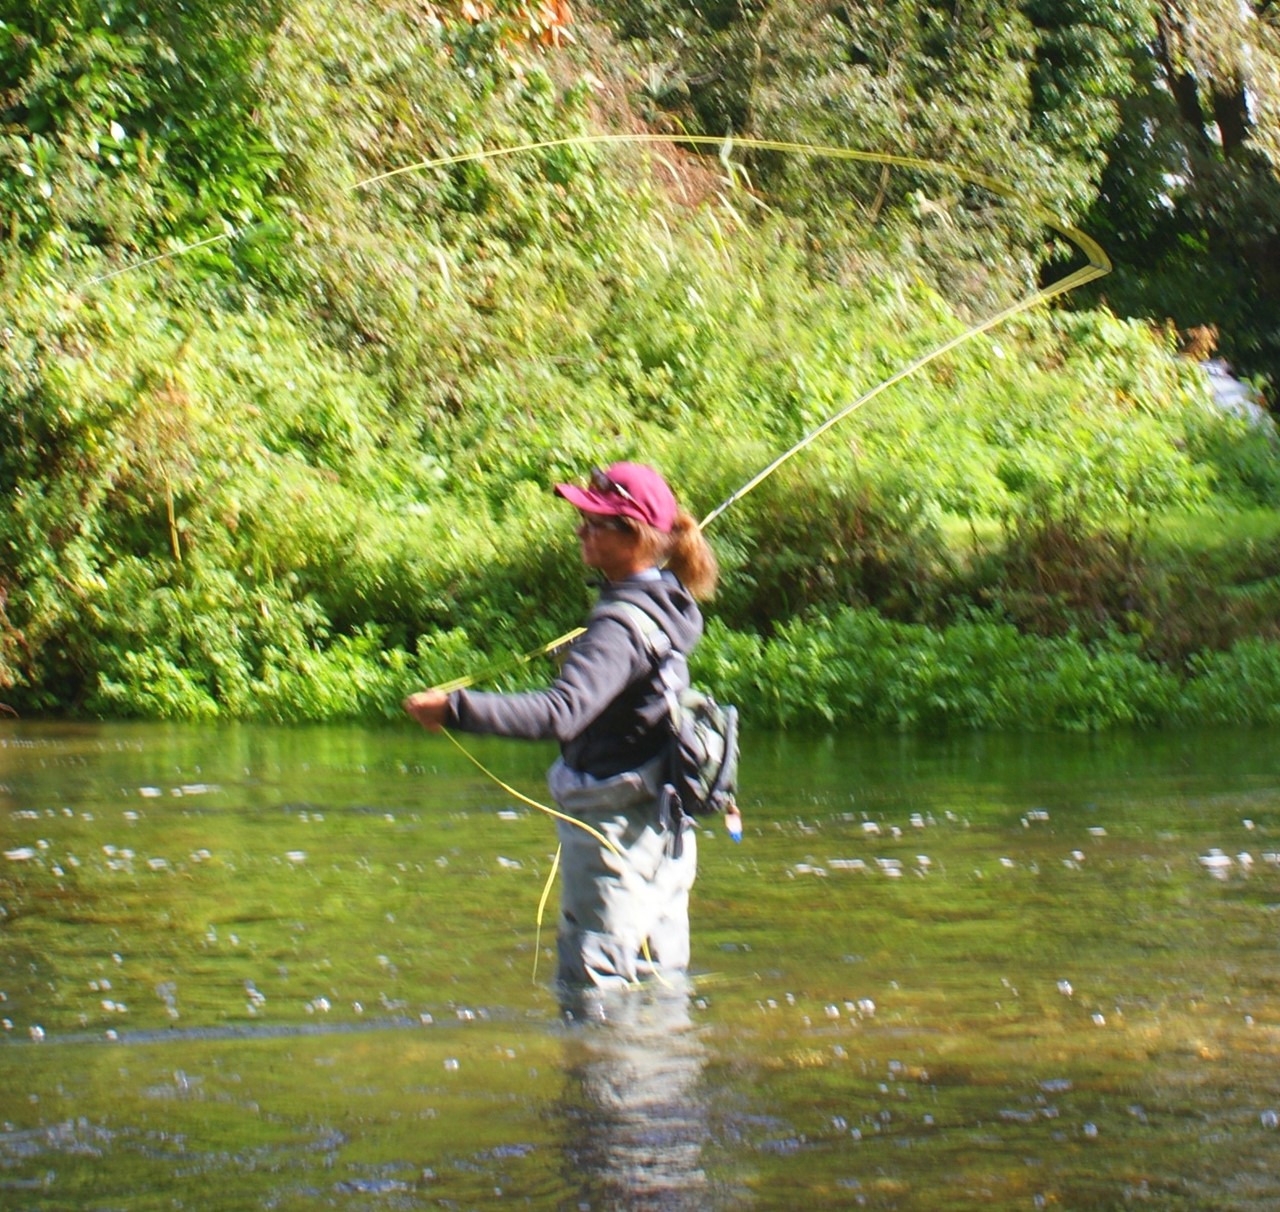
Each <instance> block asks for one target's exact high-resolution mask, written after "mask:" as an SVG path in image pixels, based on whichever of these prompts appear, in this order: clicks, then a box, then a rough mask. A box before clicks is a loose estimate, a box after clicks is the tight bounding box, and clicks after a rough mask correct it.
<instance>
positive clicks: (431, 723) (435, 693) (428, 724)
mask: <svg viewBox="0 0 1280 1212" xmlns="http://www.w3.org/2000/svg"><path fill="white" fill-rule="evenodd" d="M404 709H405V710H406V711H407V712H408V713H409V714H410V715H411V716H413V718H414V719H415V720H417V721H418V723H419V724H421V725H422V726H423V727H424V728H426V729H428V730H429V731H431V732H439V731H440V729H441V728H443V727H444V723H445V719H446V717H447V716H448V712H449V696H448V695H447V694H445V693H444V691H443V690H419V691H418V692H417V694H411V695H409V697H408V698H407V699H405V701H404Z"/></svg>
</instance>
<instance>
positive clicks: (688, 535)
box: [666, 509, 720, 601]
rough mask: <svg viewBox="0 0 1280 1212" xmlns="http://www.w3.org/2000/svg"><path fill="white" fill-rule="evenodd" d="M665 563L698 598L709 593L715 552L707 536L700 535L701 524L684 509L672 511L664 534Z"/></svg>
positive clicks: (716, 572) (713, 584)
mask: <svg viewBox="0 0 1280 1212" xmlns="http://www.w3.org/2000/svg"><path fill="white" fill-rule="evenodd" d="M668 538H669V546H668V548H667V557H666V564H667V567H668V568H670V569H671V571H672V572H674V573H675V574H676V576H677V577H678V578H679V579H680V584H682V585H683V586H684V587H685V588H686V589H687V590H688V591H689V592H690V593H691V594H692V595H693V596H694V597H695V598H697V599H698V600H699V601H702V600H705V599H706V598H709V597H711V596H712V594H714V593H715V591H716V580H717V579H718V577H719V575H720V572H719V569H718V568H717V567H716V556H715V552H713V551H712V550H711V548H710V546H709V545H708V544H707V540H706V539H705V538H703V537H702V527H700V526H699V525H698V520H697V519H696V518H695V517H694V516H693V514H691V513H689V512H688V511H687V510H684V509H681V510H680V511H679V513H677V514H676V522H675V525H674V526H673V527H672V528H671V534H670V535H669V536H668Z"/></svg>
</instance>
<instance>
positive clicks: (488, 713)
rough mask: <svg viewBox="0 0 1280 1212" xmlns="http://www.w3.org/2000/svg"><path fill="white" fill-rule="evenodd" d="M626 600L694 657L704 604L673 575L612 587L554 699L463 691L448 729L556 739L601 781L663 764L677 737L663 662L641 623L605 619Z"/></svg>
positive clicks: (456, 695) (569, 758)
mask: <svg viewBox="0 0 1280 1212" xmlns="http://www.w3.org/2000/svg"><path fill="white" fill-rule="evenodd" d="M624 601H627V602H631V603H633V604H634V605H636V606H638V607H640V609H642V610H644V611H646V612H647V613H648V614H649V615H651V616H652V617H653V618H654V619H656V621H657V622H658V623H659V625H660V626H661V627H662V630H663V631H664V632H666V634H667V636H668V638H669V639H670V640H671V646H672V647H673V648H674V649H675V651H676V652H679V653H681V654H683V655H685V656H687V655H688V654H689V652H690V651H691V650H692V649H693V646H694V645H695V644H696V643H697V642H698V639H699V638H700V637H701V635H702V614H701V613H700V611H699V610H698V607H697V604H696V603H695V602H694V600H693V598H692V597H691V596H690V595H689V593H688V592H687V591H686V590H685V588H684V587H683V586H682V585H681V584H680V582H679V581H678V580H677V579H676V578H675V576H674V575H672V574H671V573H670V572H663V573H662V574H661V575H660V576H654V575H652V574H651V573H650V574H646V573H641V574H640V575H639V576H636V577H631V578H629V579H628V580H626V581H618V582H611V583H609V584H607V585H606V586H605V587H604V589H603V590H601V593H600V597H599V600H598V601H597V602H596V607H595V609H594V610H593V611H592V613H591V617H590V619H589V620H588V622H587V628H586V631H585V632H584V633H583V634H582V635H581V636H579V637H578V638H577V640H575V641H574V643H573V645H572V647H571V648H570V649H569V653H568V655H567V656H566V657H565V661H564V664H563V666H562V667H561V669H560V675H559V677H557V678H556V680H555V681H554V682H553V683H552V684H551V685H550V686H549V687H548V688H547V689H546V690H535V691H530V692H528V693H524V694H490V693H485V692H481V691H474V690H455V691H454V692H453V693H452V694H451V695H450V696H449V712H448V718H447V719H446V721H445V723H446V726H448V727H451V728H456V729H458V730H460V731H462V732H483V733H490V734H493V735H495V736H510V737H522V738H524V739H526V740H547V739H552V738H554V739H555V740H558V741H559V742H560V754H561V757H563V759H564V762H565V764H566V765H567V766H570V767H572V768H573V769H574V770H580V771H582V772H583V773H585V774H590V775H593V776H594V777H595V778H611V777H612V776H613V775H615V774H621V773H622V772H623V771H624V770H634V769H635V768H636V767H638V766H640V765H642V764H643V763H644V762H646V761H648V760H649V759H650V758H652V757H655V756H656V755H657V754H658V753H659V752H660V751H661V749H662V747H663V745H664V744H665V743H666V742H667V739H668V738H669V736H670V729H669V725H668V719H667V703H666V699H665V698H664V696H663V687H662V680H661V678H660V676H659V674H658V668H657V662H656V661H655V660H654V657H653V654H652V652H651V650H650V647H649V644H648V641H647V640H646V639H645V637H644V636H643V635H642V634H641V633H640V630H639V628H638V626H637V624H636V623H634V622H633V621H631V620H630V619H627V618H626V617H625V614H624V615H623V617H621V618H619V617H613V616H610V615H608V614H603V615H602V614H601V613H600V612H601V611H602V610H604V609H606V608H607V607H608V606H609V605H610V604H612V603H616V602H624Z"/></svg>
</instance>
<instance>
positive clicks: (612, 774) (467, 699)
mask: <svg viewBox="0 0 1280 1212" xmlns="http://www.w3.org/2000/svg"><path fill="white" fill-rule="evenodd" d="M555 490H556V492H557V493H558V494H559V495H560V496H562V497H563V498H564V499H565V500H567V501H568V502H569V503H570V504H571V505H573V506H575V507H576V508H577V509H578V511H579V514H580V515H581V520H580V522H579V525H578V529H577V534H578V539H579V542H580V543H581V551H582V560H583V563H585V564H586V565H587V566H588V567H591V568H595V569H598V570H599V571H600V572H601V573H603V574H604V577H605V585H604V587H603V589H602V590H601V592H600V597H599V599H598V601H597V603H596V606H595V609H594V610H593V611H592V613H591V617H590V618H589V620H588V622H587V627H586V630H585V632H584V633H583V634H582V635H581V636H580V637H579V638H578V639H577V641H576V642H575V643H574V644H573V646H572V647H571V649H570V650H569V654H568V656H567V657H566V658H565V661H564V665H563V666H562V667H561V670H560V675H559V677H557V678H556V680H555V681H554V683H552V685H551V686H550V687H548V688H547V689H546V690H539V691H533V692H530V693H526V694H486V693H480V692H476V691H470V690H456V691H454V692H453V693H451V694H448V695H446V694H443V693H442V692H440V691H437V690H426V691H422V692H420V693H418V694H413V695H410V696H409V697H408V698H407V699H405V702H404V706H405V710H406V711H407V712H408V713H409V714H410V715H411V716H413V717H414V719H416V720H417V721H418V722H419V723H420V724H422V725H423V726H424V727H426V728H429V729H432V730H438V729H440V728H441V727H446V726H447V727H450V728H456V729H459V730H461V731H463V732H484V733H492V734H495V735H498V736H511V737H524V738H527V739H531V740H538V739H544V738H551V737H554V738H555V739H556V740H558V741H559V742H560V757H559V759H558V760H557V761H556V763H555V764H554V765H553V766H552V767H551V770H550V772H549V774H548V783H549V784H550V787H551V793H552V795H553V797H554V798H555V800H556V803H557V804H558V805H559V806H560V808H561V810H562V811H564V812H565V813H566V814H568V815H570V816H574V817H576V818H579V819H581V820H582V821H584V822H585V823H587V824H589V825H590V826H591V827H592V828H593V829H594V830H596V831H597V832H599V833H600V834H601V835H602V836H604V837H605V838H607V839H608V840H609V842H610V845H604V844H602V843H601V842H600V840H599V839H598V838H596V837H593V836H592V835H591V834H590V833H588V832H587V831H586V830H585V829H582V828H581V827H580V826H578V825H574V824H572V823H569V822H566V821H558V822H557V828H558V831H559V835H560V844H561V862H562V871H563V885H562V888H563V891H562V894H561V904H560V929H559V934H558V939H557V943H558V950H559V957H560V963H559V979H560V980H561V981H562V982H563V983H564V984H566V985H570V986H583V985H587V986H598V987H607V986H611V985H624V984H629V983H631V982H633V981H635V980H636V979H637V977H638V976H640V975H641V974H642V973H644V972H646V971H648V966H649V961H652V963H653V964H655V965H657V966H658V967H659V968H660V969H661V970H662V971H663V972H681V971H683V970H684V969H685V968H686V967H687V966H688V963H689V891H690V889H691V888H692V887H693V881H694V876H695V875H696V873H697V861H698V860H697V843H696V840H695V835H694V834H693V832H692V831H687V830H686V826H687V822H686V821H685V820H684V819H683V818H681V817H680V816H679V814H678V813H677V814H675V817H674V819H672V814H671V813H670V811H669V809H668V805H667V802H666V797H665V796H664V794H663V790H662V788H663V783H664V782H665V774H666V763H667V744H668V741H669V739H670V724H669V718H668V709H667V701H666V698H665V695H664V688H663V683H662V678H661V677H660V675H659V671H658V661H657V659H656V658H655V654H654V648H653V644H654V632H655V630H656V631H657V632H658V633H660V634H661V635H664V636H665V637H666V639H667V641H669V642H670V645H671V648H672V649H673V650H674V651H675V652H676V653H677V654H679V657H681V658H683V657H687V656H688V654H689V652H690V651H691V650H692V649H693V646H694V645H695V644H696V643H697V642H698V639H699V638H700V636H701V635H702V615H701V613H700V612H699V610H698V607H697V605H696V603H695V599H696V598H706V597H709V596H710V595H711V593H712V592H713V591H714V589H715V583H716V564H715V557H714V556H713V555H712V553H711V549H710V548H709V547H708V546H707V543H706V540H705V539H704V538H703V537H702V532H701V530H700V529H699V527H698V523H697V522H696V521H695V520H694V518H693V517H692V515H691V514H689V513H688V512H686V511H685V510H682V509H681V508H680V507H679V506H678V505H677V503H676V498H675V495H674V494H673V493H672V491H671V489H670V487H669V486H668V485H667V483H666V481H665V480H664V479H663V478H662V476H660V475H659V474H658V472H656V471H655V470H654V469H653V468H652V467H647V466H645V465H643V464H639V463H614V464H613V465H612V466H611V467H609V468H608V469H607V470H606V471H596V472H593V473H592V477H591V483H590V484H589V486H588V487H586V488H578V487H576V486H574V485H571V484H557V485H556V488H555ZM646 620H652V622H651V623H649V622H646ZM654 624H656V629H655V627H654ZM677 664H678V667H679V669H680V671H681V672H683V671H684V662H683V660H679V661H678V662H677ZM685 678H686V681H687V674H686V675H685ZM646 953H647V954H646Z"/></svg>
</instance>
